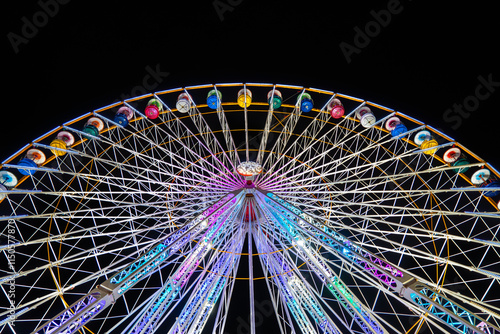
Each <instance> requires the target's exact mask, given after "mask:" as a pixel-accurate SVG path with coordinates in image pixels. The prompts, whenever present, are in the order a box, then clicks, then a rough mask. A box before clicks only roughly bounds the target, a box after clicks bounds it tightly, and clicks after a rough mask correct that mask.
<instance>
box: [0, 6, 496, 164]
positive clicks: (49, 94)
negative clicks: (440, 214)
mask: <svg viewBox="0 0 500 334" xmlns="http://www.w3.org/2000/svg"><path fill="white" fill-rule="evenodd" d="M61 2H62V1H61ZM481 3H483V2H474V3H471V2H447V1H444V2H440V3H439V4H438V5H436V3H435V2H432V3H431V2H424V1H415V0H413V1H410V0H401V1H400V2H399V5H397V6H396V8H397V14H396V13H394V14H391V15H390V21H389V17H388V16H385V19H386V23H384V25H385V26H382V25H381V24H379V23H376V20H375V18H374V13H379V14H378V15H382V13H383V12H381V11H382V10H387V8H388V6H389V7H390V6H392V5H395V4H397V2H396V1H394V0H390V1H388V0H385V1H363V2H360V1H349V2H348V1H344V2H337V1H328V2H326V1H323V2H321V1H302V2H300V3H298V2H289V1H272V2H271V1H267V2H266V1H254V0H217V1H210V0H209V1H204V2H195V1H183V2H180V1H178V2H172V1H161V2H160V1H158V2H150V1H134V2H125V1H106V3H105V4H103V2H91V1H85V2H83V1H74V0H73V1H68V2H67V3H64V4H61V3H58V2H55V0H51V1H43V0H42V1H41V2H40V1H22V2H20V1H19V2H15V3H14V2H13V1H10V2H8V4H4V5H3V6H4V9H3V15H2V20H3V21H4V23H5V25H4V29H5V30H4V38H3V41H4V42H3V47H4V51H3V53H2V54H3V55H6V56H4V58H3V59H5V61H4V63H3V64H4V71H2V72H3V73H2V79H3V82H4V83H3V85H2V109H3V110H2V113H1V115H2V121H1V131H0V160H2V161H3V160H4V159H6V158H7V157H8V156H10V155H11V154H13V153H14V152H16V151H17V150H18V149H20V148H21V147H22V146H24V145H25V144H27V143H29V142H30V141H31V140H33V139H35V138H37V137H39V136H41V135H42V134H44V133H46V132H48V131H50V130H52V129H53V128H55V127H56V126H58V125H60V124H62V123H64V122H66V121H68V120H70V119H73V118H75V117H77V116H79V115H81V114H83V113H87V112H89V111H92V110H94V109H98V108H100V107H102V106H105V105H108V104H110V103H112V102H114V101H116V100H120V99H122V98H123V97H124V96H126V97H129V96H131V95H134V93H136V94H137V93H143V92H144V79H145V78H146V77H147V75H148V73H149V72H148V68H149V69H158V70H159V71H160V72H162V76H161V77H160V80H158V81H154V80H149V81H148V82H147V83H148V84H150V86H154V87H150V88H151V90H150V91H158V90H164V89H169V88H175V87H181V86H188V85H197V84H205V83H223V82H267V83H284V84H293V85H300V86H304V87H315V88H323V89H326V90H332V91H335V92H340V93H344V94H347V95H351V96H355V97H360V98H363V99H366V100H369V101H372V102H375V103H379V104H382V105H384V106H387V107H390V108H393V109H395V110H398V111H401V112H403V113H405V114H407V115H409V116H412V117H414V118H416V119H419V120H421V121H423V122H425V123H427V124H429V125H431V126H433V127H435V128H437V129H440V130H442V131H443V132H444V133H446V134H448V135H450V136H451V137H452V138H455V139H456V140H457V141H459V142H460V143H462V144H463V145H465V146H466V147H467V148H469V149H470V150H471V151H473V152H474V153H476V154H478V155H479V156H480V157H482V158H483V159H485V160H486V161H489V162H491V163H492V164H493V165H494V166H496V167H497V168H498V167H499V166H500V157H499V154H498V148H497V147H498V140H497V138H498V132H499V119H500V118H499V117H498V116H497V115H498V113H499V111H500V110H499V108H498V107H499V106H500V67H499V65H498V61H499V59H500V57H499V53H500V52H499V45H498V44H499V43H498V31H499V28H498V17H497V16H498V15H497V12H498V9H497V7H496V6H494V5H493V3H492V2H490V5H481ZM43 4H46V5H43ZM54 4H57V6H55V5H54ZM47 6H48V7H47ZM43 7H45V8H46V9H47V8H49V9H50V11H51V15H48V14H43V13H44V8H43ZM384 13H387V12H384ZM375 16H376V14H375ZM26 22H28V23H26ZM30 24H35V25H34V26H35V28H36V30H29V28H28V25H30ZM36 25H38V26H36ZM366 29H368V32H369V34H370V35H371V36H368V39H367V38H366V37H365V40H364V41H363V42H364V44H365V45H361V44H360V43H361V42H360V39H359V38H360V37H359V33H358V32H357V31H359V30H361V31H366ZM369 29H372V30H369ZM29 34H31V36H27V35H29ZM13 38H15V39H16V38H23V40H22V42H21V43H20V44H18V45H17V46H14V45H13V43H12V41H11V40H12V39H13ZM357 38H358V40H356V39H357ZM18 41H19V39H18ZM341 43H345V44H344V45H347V44H349V45H351V46H352V47H357V51H356V53H353V54H351V57H350V58H351V59H350V61H348V60H347V59H346V56H345V54H344V53H343V52H342V50H341V47H340V45H341ZM14 44H15V43H14ZM356 45H357V46H356ZM16 48H17V50H16ZM167 72H168V75H166V73H167ZM479 77H483V78H484V79H487V78H488V77H490V78H491V79H492V80H493V81H494V82H498V86H499V87H493V88H492V89H494V91H492V92H489V93H490V96H489V97H488V98H486V99H484V100H481V101H479V104H478V105H477V106H474V108H471V109H473V110H472V111H471V112H470V115H469V117H468V118H462V120H463V122H462V123H461V124H457V123H455V122H450V121H447V120H446V119H445V118H444V114H445V112H446V110H447V109H449V108H452V107H453V105H454V104H462V103H463V102H464V100H467V101H473V100H474V98H473V97H474V95H475V94H476V89H477V87H478V85H479V84H480V80H479V79H478V78H479ZM141 87H142V88H141ZM480 92H481V93H486V92H488V91H487V90H486V89H485V88H482V89H480ZM455 116H456V115H455ZM456 125H458V126H456ZM454 127H455V128H454Z"/></svg>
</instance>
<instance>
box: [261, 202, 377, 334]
mask: <svg viewBox="0 0 500 334" xmlns="http://www.w3.org/2000/svg"><path fill="white" fill-rule="evenodd" d="M264 200H265V202H266V203H267V205H269V207H270V208H272V209H273V210H276V211H278V212H279V213H282V214H283V215H281V216H278V215H277V214H275V213H274V212H271V215H273V216H274V217H275V219H276V221H277V222H278V223H279V224H280V225H281V226H282V227H283V228H284V229H285V230H286V231H288V232H289V233H290V232H291V233H290V235H292V236H294V237H295V239H290V237H289V236H287V238H288V241H289V242H290V243H293V244H294V245H295V249H296V250H297V252H298V253H299V254H301V255H302V256H301V259H302V260H304V261H305V262H307V263H308V264H309V265H310V266H311V268H314V269H315V270H314V273H315V274H316V275H317V276H318V277H319V278H320V279H321V280H322V281H323V283H324V284H325V285H327V286H328V287H329V288H330V290H331V291H332V293H333V295H334V296H335V297H336V298H337V299H338V300H339V301H340V304H341V305H342V306H343V307H344V308H345V309H346V311H348V312H349V314H350V315H351V316H352V317H353V319H354V320H355V321H356V323H357V324H358V325H359V326H360V327H361V328H362V329H363V331H364V332H365V333H368V334H370V333H376V334H383V333H387V332H386V331H385V330H384V328H383V327H382V325H381V324H379V323H378V321H377V320H376V319H375V318H374V317H373V315H372V314H370V313H369V312H368V311H366V310H365V309H364V307H363V305H362V304H361V302H359V301H358V300H357V299H356V298H355V297H354V296H353V294H352V293H350V292H349V291H348V288H347V287H346V286H345V285H343V284H342V285H338V284H335V282H340V280H339V278H337V277H335V276H334V275H333V273H332V272H331V270H330V269H329V268H328V266H327V265H326V264H325V263H324V261H322V260H321V258H320V257H319V256H318V255H317V254H316V253H315V252H311V251H310V250H309V249H308V248H307V245H306V244H305V241H304V238H303V237H302V236H300V237H299V238H301V240H302V243H301V244H300V245H299V244H298V243H297V242H295V240H297V238H298V236H299V233H298V232H297V231H296V230H295V229H294V227H293V226H292V220H295V216H291V215H289V214H287V212H286V210H283V209H282V208H280V207H279V206H276V205H275V204H274V202H273V201H271V200H269V199H268V198H264ZM294 211H295V212H297V211H298V209H296V208H295V210H294ZM325 276H326V277H325ZM338 286H341V287H342V291H340V290H339V291H336V292H335V291H333V290H334V289H338ZM332 288H334V289H332ZM313 316H314V315H313Z"/></svg>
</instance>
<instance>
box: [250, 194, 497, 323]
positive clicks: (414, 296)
mask: <svg viewBox="0 0 500 334" xmlns="http://www.w3.org/2000/svg"><path fill="white" fill-rule="evenodd" d="M257 190H258V189H257ZM258 191H259V192H260V193H261V194H262V195H265V196H267V197H269V198H270V199H272V200H273V201H275V203H276V204H278V206H282V207H283V208H284V209H286V210H288V209H290V214H292V213H293V215H295V216H296V217H295V218H296V219H292V222H295V223H297V224H298V225H299V226H305V227H306V228H307V227H309V228H310V227H311V226H312V227H313V228H314V229H315V230H316V232H311V231H309V230H308V232H309V233H313V234H314V233H318V232H320V233H318V234H315V236H319V235H321V234H322V235H325V234H326V236H329V237H331V239H330V242H329V243H328V244H327V245H325V246H328V248H330V249H332V250H334V251H335V252H337V253H339V254H342V253H343V252H339V249H340V247H344V245H345V246H347V247H349V249H352V250H353V253H356V254H354V256H355V257H357V258H358V260H356V261H353V262H354V263H356V264H358V265H362V266H364V265H365V264H366V261H370V263H371V264H370V266H375V267H376V268H375V269H376V271H375V270H368V271H367V272H368V273H371V274H372V275H373V276H374V277H376V278H377V279H379V280H381V281H382V282H384V283H385V281H384V279H385V278H386V277H387V275H391V276H392V277H394V278H391V280H392V281H388V282H390V284H388V285H389V287H390V288H391V289H392V290H393V291H395V292H396V293H397V294H398V295H399V296H401V297H403V298H405V299H406V300H408V301H410V302H412V303H413V304H415V305H416V306H418V307H419V308H420V309H422V310H423V311H424V312H429V310H428V308H429V307H430V306H431V305H432V308H434V309H437V310H436V311H435V312H429V313H430V314H432V315H433V316H434V318H435V319H437V320H439V321H442V322H443V323H445V324H446V325H448V326H449V327H451V328H453V329H454V330H456V329H457V328H458V327H456V326H455V325H453V324H454V323H460V324H462V325H464V326H465V327H466V328H467V332H465V333H476V332H477V333H481V332H484V330H482V329H480V328H478V326H480V327H481V328H485V329H486V330H487V331H493V332H492V333H500V328H498V327H497V326H495V325H493V324H491V323H489V322H487V321H486V320H484V319H482V318H481V317H479V316H477V315H475V314H474V313H473V312H470V311H468V310H467V309H466V308H465V307H463V306H461V305H459V304H458V303H455V302H452V301H451V300H449V299H448V298H446V297H445V296H444V295H442V294H440V293H439V292H436V291H434V290H433V289H432V288H430V287H429V286H427V285H426V284H425V283H421V282H418V281H417V278H416V277H412V276H411V275H410V274H405V279H403V274H402V272H401V271H400V270H399V269H397V268H396V267H394V266H392V265H390V264H387V263H386V262H384V261H383V260H380V259H378V258H377V257H376V256H375V255H373V254H371V253H370V252H368V251H366V250H364V249H363V248H361V247H360V246H357V245H354V244H352V243H350V241H349V240H347V239H346V238H344V237H343V236H341V235H340V234H338V233H335V232H333V231H332V234H331V235H329V234H327V233H325V231H324V227H325V226H324V225H322V224H320V223H319V222H317V221H315V220H314V219H313V218H312V217H310V216H308V215H306V214H305V213H304V212H302V211H301V210H300V209H298V208H296V207H294V206H293V205H291V204H289V203H288V202H286V201H284V200H283V199H281V198H279V197H278V196H276V195H274V194H273V193H264V192H263V191H261V190H258ZM275 206H276V205H275ZM290 214H289V215H288V216H290ZM301 220H302V225H301ZM306 222H307V223H308V224H307V223H306ZM307 225H309V226H307ZM331 243H334V244H336V245H337V246H335V247H333V246H331ZM343 256H344V257H346V254H343ZM375 259H378V261H377V260H375ZM358 261H359V262H358ZM383 266H385V268H383ZM384 271H387V275H382V273H383V272H384ZM375 273H379V275H378V276H376V275H375ZM386 284H387V283H386ZM421 291H424V292H426V293H431V294H432V296H433V299H430V298H429V297H428V296H427V295H426V294H424V293H422V292H421ZM459 309H460V310H463V312H462V311H461V312H460V314H468V315H470V316H464V317H461V316H460V315H459V314H458V312H453V310H459ZM464 312H466V313H464ZM447 319H453V320H450V321H447ZM457 326H458V325H457Z"/></svg>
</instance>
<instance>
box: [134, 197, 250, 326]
mask: <svg viewBox="0 0 500 334" xmlns="http://www.w3.org/2000/svg"><path fill="white" fill-rule="evenodd" d="M242 199H243V197H242V196H239V197H237V198H235V199H234V200H233V201H230V204H231V205H229V204H226V205H225V206H224V208H223V210H222V212H223V214H221V215H220V216H218V217H217V219H218V220H219V222H218V223H217V224H215V226H213V227H211V228H210V229H209V230H208V231H207V232H206V233H205V235H204V236H203V237H202V240H203V241H201V242H200V243H198V247H197V248H196V249H195V251H194V252H192V253H190V255H189V256H188V258H187V259H186V260H185V261H184V262H183V263H182V265H181V266H180V268H178V269H177V270H176V272H175V273H174V274H173V275H172V278H170V279H169V280H168V282H167V285H168V287H167V288H166V290H165V291H164V292H162V294H161V295H160V296H159V297H157V300H156V301H155V302H154V304H153V305H152V306H151V307H150V309H149V310H147V311H146V313H144V315H143V316H142V318H141V320H139V321H138V322H137V323H136V324H135V325H134V328H133V329H132V330H131V331H130V333H148V332H149V330H150V329H151V328H156V327H155V325H156V324H157V323H158V321H159V319H160V318H161V316H162V315H163V314H164V313H165V312H166V310H167V309H168V307H169V306H170V304H171V303H172V301H173V300H174V299H175V297H176V296H177V295H178V294H179V292H180V287H182V286H184V284H185V283H186V282H187V280H188V279H189V278H190V277H191V275H192V274H193V272H194V270H195V269H196V267H197V266H198V264H199V260H200V259H201V258H204V257H205V256H206V254H207V253H208V251H209V250H210V244H211V243H214V242H215V243H217V241H218V239H219V237H220V236H221V230H222V228H221V227H222V226H223V225H224V223H225V222H226V221H228V220H231V219H234V217H235V216H236V214H237V213H238V210H231V211H228V210H227V209H228V208H230V207H232V205H233V204H234V205H241V201H242ZM235 201H236V202H235ZM228 212H229V213H228ZM225 214H227V215H225ZM212 217H213V216H212ZM211 225H212V224H210V226H211ZM202 287H205V285H204V286H202ZM205 293H206V292H205V291H204V294H203V295H205ZM179 319H181V318H180V317H179Z"/></svg>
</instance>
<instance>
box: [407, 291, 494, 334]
mask: <svg viewBox="0 0 500 334" xmlns="http://www.w3.org/2000/svg"><path fill="white" fill-rule="evenodd" d="M419 292H420V294H422V295H423V296H425V297H427V298H428V299H426V298H422V295H419V294H418V293H411V294H410V296H411V299H412V300H413V301H414V302H415V303H416V304H418V305H419V306H420V307H421V308H424V309H426V310H427V312H429V313H431V314H433V315H435V316H436V317H438V318H440V319H442V320H443V321H444V322H446V323H447V324H448V325H449V326H451V327H454V328H455V329H456V330H458V331H459V332H460V333H470V330H469V327H468V326H467V325H466V324H465V323H464V322H461V321H457V319H456V318H455V317H453V316H452V315H455V316H457V317H459V318H460V319H463V320H465V321H466V322H468V323H470V324H472V325H473V326H476V327H478V328H479V326H481V327H482V326H485V325H486V323H485V322H484V321H483V320H482V319H481V318H478V317H477V316H476V315H474V314H473V313H471V312H470V311H468V310H466V309H464V308H462V307H461V306H459V305H457V304H455V303H453V302H452V301H451V300H449V299H447V298H445V297H444V296H442V295H440V294H438V293H436V292H435V291H432V290H430V289H428V288H423V289H421V290H420V291H419ZM429 300H432V301H433V303H431V302H430V301H429ZM435 303H437V304H439V305H441V306H442V307H444V308H445V309H446V310H447V311H448V312H446V311H443V310H440V309H439V308H437V307H435V305H434V304H435Z"/></svg>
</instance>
